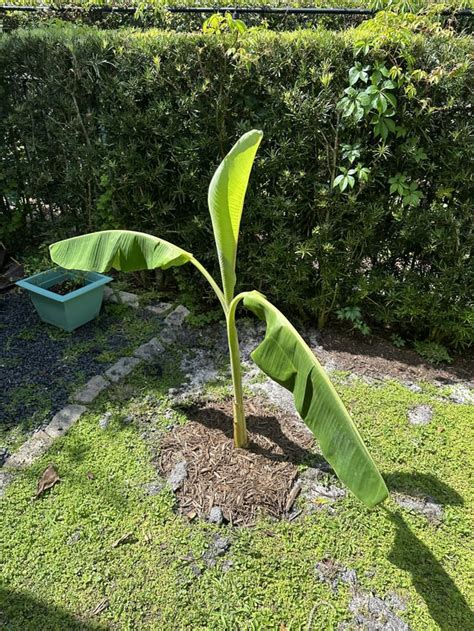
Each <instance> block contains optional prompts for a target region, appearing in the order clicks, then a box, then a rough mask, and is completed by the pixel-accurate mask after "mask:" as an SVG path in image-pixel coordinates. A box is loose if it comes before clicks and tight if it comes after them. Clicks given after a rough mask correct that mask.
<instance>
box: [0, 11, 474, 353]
mask: <svg viewBox="0 0 474 631" xmlns="http://www.w3.org/2000/svg"><path fill="white" fill-rule="evenodd" d="M403 20H404V21H403V22H399V18H396V16H393V15H392V16H390V15H385V14H379V17H378V18H377V19H376V20H372V21H370V22H365V23H364V24H363V25H362V26H361V27H359V28H358V29H353V30H349V31H347V32H344V33H341V32H329V31H325V30H317V31H298V32H295V33H273V32H268V31H265V30H256V31H254V30H250V31H248V32H247V33H246V34H244V35H243V36H239V39H238V41H236V40H235V37H234V36H233V35H227V36H217V35H200V34H179V33H174V32H163V31H155V30H151V31H147V32H134V31H132V30H121V31H99V30H97V29H92V28H87V27H80V28H74V27H54V28H44V29H38V30H30V31H22V30H18V31H15V32H14V33H12V34H8V35H3V36H2V37H1V39H0V89H1V92H2V102H3V104H4V105H3V112H2V118H1V123H0V137H1V142H2V148H1V149H2V150H1V172H0V178H1V179H0V185H1V187H2V197H1V198H0V199H1V202H0V203H2V204H3V216H4V217H5V218H6V221H3V222H2V226H1V228H0V239H1V240H3V241H4V242H5V243H6V244H7V245H8V246H9V247H10V248H13V249H15V250H17V251H19V250H21V249H22V248H24V247H26V245H28V244H31V243H36V244H38V243H41V242H51V241H53V240H57V239H59V238H62V237H65V236H70V235H72V234H74V233H77V232H84V231H88V230H93V229H104V228H124V227H126V228H130V229H137V230H143V231H149V232H151V233H154V234H157V235H161V236H163V237H164V238H166V239H169V240H171V241H174V242H176V243H177V244H178V245H180V246H182V247H184V248H185V249H187V250H190V251H192V252H193V253H194V254H195V256H196V257H197V258H199V259H200V260H201V261H202V262H203V263H204V264H206V265H208V266H209V267H210V268H211V269H212V270H214V271H215V272H217V264H216V257H215V254H214V252H213V241H212V236H211V224H210V220H209V217H208V212H207V200H206V195H207V186H208V183H209V181H210V178H211V175H212V173H213V171H214V169H215V167H216V165H217V164H218V161H219V160H220V159H221V158H222V156H224V155H225V153H226V152H227V151H228V149H229V148H230V147H231V145H232V143H233V142H234V141H235V139H236V138H237V137H238V136H239V135H240V134H242V133H243V132H244V131H247V130H248V129H251V128H253V127H258V128H261V129H263V130H264V133H265V136H264V141H263V143H262V146H261V149H260V151H259V155H258V157H257V161H256V165H255V168H254V171H253V173H252V178H251V185H250V188H249V192H248V196H247V204H246V210H245V214H244V218H243V221H242V234H241V241H240V246H239V262H238V277H239V279H240V281H241V283H240V285H241V287H242V288H245V287H248V286H251V287H255V286H257V287H258V288H259V289H260V290H261V291H262V292H264V293H266V294H268V295H269V297H271V299H272V300H273V301H275V302H276V304H278V305H279V306H280V307H282V308H283V309H284V310H286V311H287V312H291V311H292V312H293V313H296V314H298V315H300V316H301V317H302V318H305V319H312V320H315V321H318V322H319V324H320V325H323V324H324V323H325V321H326V320H327V318H328V317H331V316H332V317H334V315H335V314H336V312H337V311H338V310H340V309H344V308H346V311H347V308H351V307H356V308H359V309H360V310H361V313H362V316H363V318H364V319H365V321H366V322H367V323H368V324H374V325H380V326H384V327H386V328H387V329H390V330H393V331H394V332H397V334H399V335H401V336H403V337H405V338H409V339H424V338H429V339H432V340H436V341H442V342H443V343H446V344H449V345H452V346H454V347H458V348H461V347H465V346H467V345H469V344H470V343H471V342H472V330H473V328H472V327H473V319H472V318H473V316H472V296H473V287H474V271H473V265H472V260H471V258H470V256H471V249H472V243H473V237H472V214H471V205H470V204H471V202H470V196H471V194H472V188H470V186H469V182H470V178H471V173H470V167H469V164H470V159H471V157H472V156H471V153H472V145H471V144H470V142H469V140H468V131H469V127H470V125H471V124H472V123H471V121H470V119H469V116H470V113H471V109H470V107H471V106H470V96H469V94H470V92H469V86H470V80H471V79H472V77H470V75H469V66H468V64H467V63H466V59H467V58H468V56H469V55H470V54H471V52H472V42H471V40H470V39H469V38H467V37H461V36H459V35H455V34H453V33H451V32H448V31H441V30H439V29H436V28H431V27H429V26H427V25H426V24H424V23H420V22H416V23H415V22H410V21H408V22H407V21H406V18H403ZM360 41H363V42H364V46H362V47H359V54H358V57H357V59H358V60H360V61H361V63H363V64H366V65H368V67H369V69H370V70H369V72H372V73H374V72H376V71H377V68H379V67H381V65H382V66H384V67H386V68H393V67H397V68H399V69H400V72H401V73H402V74H403V75H404V76H406V77H410V79H409V80H408V79H407V80H406V82H405V83H404V84H402V83H400V87H398V88H397V89H395V88H394V89H393V94H395V95H396V101H397V104H396V111H395V112H394V115H393V117H392V118H393V120H394V121H395V123H396V131H393V133H392V132H390V133H389V136H388V137H387V139H386V141H383V139H381V138H380V136H376V135H375V127H374V123H373V121H372V119H371V118H370V116H365V117H363V118H362V120H360V121H353V122H352V123H351V122H350V117H344V115H343V114H344V111H343V110H342V109H341V105H340V102H341V98H342V97H343V96H344V90H345V89H347V88H348V86H349V75H348V71H349V69H350V68H351V67H354V64H355V60H354V55H355V52H354V44H355V43H356V42H360ZM419 70H422V71H423V72H421V73H420V72H418V74H417V73H416V72H415V74H412V73H413V72H414V71H419ZM351 76H352V75H351ZM383 80H385V78H384V79H383ZM387 80H388V79H387ZM359 84H360V86H361V87H364V85H363V83H361V82H359ZM359 84H357V83H356V84H355V87H357V86H358V85H359ZM408 86H411V87H408ZM413 90H415V94H413ZM338 103H339V105H338ZM371 116H372V117H373V116H374V114H371ZM399 130H400V131H399ZM397 136H398V137H397ZM347 145H350V146H351V147H352V150H353V151H356V152H358V154H359V156H358V159H357V161H355V162H353V163H352V162H351V161H350V158H348V154H347V151H348V149H347ZM354 147H355V149H354ZM356 164H357V165H359V166H358V167H357V168H359V167H360V168H364V169H368V173H369V176H368V181H365V178H362V176H361V174H360V171H358V176H359V181H356V183H355V184H354V187H353V188H351V185H350V184H349V185H348V186H347V188H345V190H343V191H342V190H341V185H340V184H339V185H338V186H334V183H335V182H337V179H336V176H337V175H338V174H343V173H344V169H345V172H346V174H347V173H348V170H349V169H350V168H351V167H355V166H356ZM353 177H354V179H357V174H355V175H354V176H353ZM400 177H404V178H405V180H400ZM397 178H398V179H397ZM394 182H395V184H394ZM397 182H398V184H397ZM471 182H472V180H471ZM404 183H406V184H407V185H408V189H407V191H408V192H407V193H406V196H405V192H404V190H403V188H400V186H402V185H405V184H404ZM410 185H412V189H411V190H412V192H413V190H414V191H415V194H414V197H411V198H410V197H408V195H409V193H410V189H409V187H410ZM397 186H399V188H398V189H397ZM394 187H395V188H394ZM417 195H418V196H419V197H417ZM410 200H412V201H410ZM191 272H192V270H191ZM167 274H173V272H169V273H168V272H167ZM189 274H190V272H189V271H187V270H186V269H185V268H182V270H180V271H179V273H178V274H177V278H178V280H179V283H180V284H183V285H184V284H185V281H186V279H187V277H189V278H192V282H191V284H190V285H189V286H188V291H189V292H191V293H192V294H193V295H194V297H195V298H196V299H199V300H202V299H203V297H204V299H206V297H207V296H208V295H209V294H208V293H207V289H206V288H205V287H204V285H202V284H200V283H199V280H198V279H196V275H195V274H192V276H190V275H189Z"/></svg>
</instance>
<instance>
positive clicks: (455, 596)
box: [387, 511, 474, 631]
mask: <svg viewBox="0 0 474 631" xmlns="http://www.w3.org/2000/svg"><path fill="white" fill-rule="evenodd" d="M387 515H388V516H389V519H390V520H391V521H392V523H393V524H395V526H396V533H395V540H394V542H393V547H392V550H391V551H390V554H389V557H388V559H389V561H390V562H391V563H393V564H394V565H396V566H397V567H399V568H400V569H401V570H404V571H405V572H410V574H411V577H412V581H413V586H414V587H415V589H416V591H417V592H418V594H419V595H420V596H421V598H423V600H424V601H425V603H426V606H427V607H428V609H429V612H430V615H431V617H432V618H433V620H435V621H436V623H437V624H438V625H439V627H440V628H441V629H442V630H443V631H454V630H455V629H459V631H461V629H462V630H463V631H464V630H465V631H467V629H474V614H473V612H472V610H471V609H470V607H469V605H468V603H467V601H466V599H465V598H464V596H463V595H462V594H461V592H460V591H459V589H458V588H457V587H456V585H455V583H454V581H453V580H452V579H451V577H450V576H449V575H448V574H447V573H446V571H445V570H444V568H443V566H442V565H441V563H439V561H438V560H437V559H436V558H435V557H434V555H433V553H432V552H431V550H430V549H429V548H428V547H427V546H425V544H424V543H422V542H421V541H420V540H419V539H418V537H416V535H414V534H413V532H412V531H411V530H410V528H409V527H408V525H407V523H406V522H405V520H404V519H403V517H402V516H401V514H400V512H399V511H397V512H395V513H389V512H388V511H387Z"/></svg>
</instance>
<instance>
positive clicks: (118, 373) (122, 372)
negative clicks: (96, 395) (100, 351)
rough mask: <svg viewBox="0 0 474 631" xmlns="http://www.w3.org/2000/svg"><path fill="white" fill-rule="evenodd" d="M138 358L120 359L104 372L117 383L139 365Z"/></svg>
mask: <svg viewBox="0 0 474 631" xmlns="http://www.w3.org/2000/svg"><path fill="white" fill-rule="evenodd" d="M140 361H141V360H140V359H138V357H121V358H120V359H119V360H118V361H117V362H115V364H114V365H113V366H111V367H110V368H109V369H108V370H106V371H105V374H106V375H107V377H108V378H109V379H110V381H113V382H114V383H117V382H118V381H120V380H121V379H123V378H124V377H126V376H127V375H128V374H130V373H131V372H132V370H133V369H134V368H135V367H136V366H137V364H139V363H140Z"/></svg>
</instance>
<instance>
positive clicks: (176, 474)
mask: <svg viewBox="0 0 474 631" xmlns="http://www.w3.org/2000/svg"><path fill="white" fill-rule="evenodd" d="M187 475H188V463H187V462H186V461H185V460H182V461H181V462H178V464H176V465H175V466H174V467H173V469H172V470H171V473H170V474H169V476H168V477H167V479H166V481H167V482H168V484H169V485H170V487H171V488H172V490H173V491H177V490H178V489H179V488H180V487H181V486H182V485H183V482H184V481H185V479H186V476H187Z"/></svg>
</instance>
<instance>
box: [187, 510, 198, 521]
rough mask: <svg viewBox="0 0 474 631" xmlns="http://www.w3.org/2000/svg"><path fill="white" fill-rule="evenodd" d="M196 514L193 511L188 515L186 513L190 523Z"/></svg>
mask: <svg viewBox="0 0 474 631" xmlns="http://www.w3.org/2000/svg"><path fill="white" fill-rule="evenodd" d="M196 515H197V513H196V511H195V510H192V511H189V513H186V517H187V518H188V519H189V521H192V520H193V519H194V518H195V517H196Z"/></svg>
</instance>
